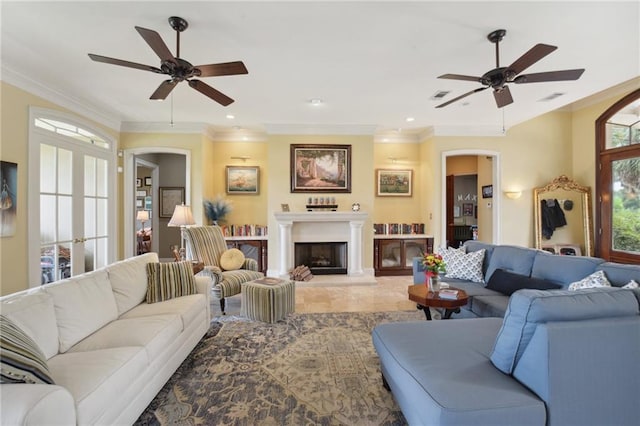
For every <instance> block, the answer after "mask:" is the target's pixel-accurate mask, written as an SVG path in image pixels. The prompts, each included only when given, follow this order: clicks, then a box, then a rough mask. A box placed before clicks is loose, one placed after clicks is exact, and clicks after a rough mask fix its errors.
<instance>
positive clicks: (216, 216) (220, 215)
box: [202, 194, 233, 225]
mask: <svg viewBox="0 0 640 426" xmlns="http://www.w3.org/2000/svg"><path fill="white" fill-rule="evenodd" d="M202 203H203V204H204V215H205V216H206V217H207V220H208V221H209V224H213V225H218V223H219V222H223V221H224V218H225V217H226V216H227V215H228V214H229V213H231V211H232V210H233V206H232V205H231V201H229V200H227V199H226V198H224V197H223V196H222V195H220V194H218V195H216V197H215V198H214V199H213V200H204V201H203V202H202Z"/></svg>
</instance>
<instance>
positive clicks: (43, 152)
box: [40, 144, 57, 193]
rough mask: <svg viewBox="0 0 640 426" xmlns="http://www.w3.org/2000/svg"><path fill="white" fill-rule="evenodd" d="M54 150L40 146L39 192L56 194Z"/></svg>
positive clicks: (49, 146) (46, 146)
mask: <svg viewBox="0 0 640 426" xmlns="http://www.w3.org/2000/svg"><path fill="white" fill-rule="evenodd" d="M56 164H57V161H56V148H55V147H53V146H51V145H45V144H41V145H40V192H48V193H54V192H56Z"/></svg>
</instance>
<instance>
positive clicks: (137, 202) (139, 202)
mask: <svg viewBox="0 0 640 426" xmlns="http://www.w3.org/2000/svg"><path fill="white" fill-rule="evenodd" d="M142 201H143V200H142V198H138V199H137V200H136V208H142Z"/></svg>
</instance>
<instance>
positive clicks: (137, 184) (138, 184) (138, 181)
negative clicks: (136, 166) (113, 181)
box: [136, 178, 142, 188]
mask: <svg viewBox="0 0 640 426" xmlns="http://www.w3.org/2000/svg"><path fill="white" fill-rule="evenodd" d="M141 186H142V179H141V178H136V188H140V187H141Z"/></svg>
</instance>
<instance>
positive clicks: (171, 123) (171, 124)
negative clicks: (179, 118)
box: [169, 93, 173, 127]
mask: <svg viewBox="0 0 640 426" xmlns="http://www.w3.org/2000/svg"><path fill="white" fill-rule="evenodd" d="M169 125H170V126H171V127H173V93H172V94H171V122H170V123H169Z"/></svg>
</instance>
